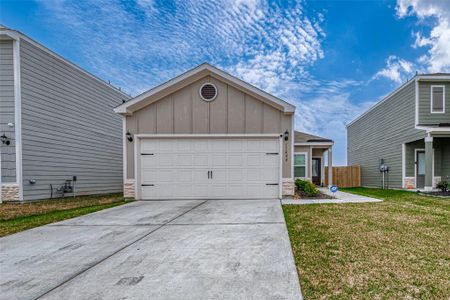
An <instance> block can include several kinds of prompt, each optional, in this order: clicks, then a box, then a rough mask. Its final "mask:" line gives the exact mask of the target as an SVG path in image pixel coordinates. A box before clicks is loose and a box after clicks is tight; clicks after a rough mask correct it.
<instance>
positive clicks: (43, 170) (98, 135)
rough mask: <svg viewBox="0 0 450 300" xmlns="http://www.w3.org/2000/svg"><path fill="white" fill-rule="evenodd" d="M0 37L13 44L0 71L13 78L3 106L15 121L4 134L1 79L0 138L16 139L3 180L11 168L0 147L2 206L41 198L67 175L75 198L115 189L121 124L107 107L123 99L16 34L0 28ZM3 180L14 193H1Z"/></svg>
mask: <svg viewBox="0 0 450 300" xmlns="http://www.w3.org/2000/svg"><path fill="white" fill-rule="evenodd" d="M0 36H1V37H2V42H3V43H5V44H8V45H9V44H11V45H14V47H15V49H16V50H15V51H13V53H12V54H13V56H14V61H15V63H16V64H17V65H16V67H13V68H12V69H11V67H9V65H7V68H4V65H3V64H2V65H1V68H2V69H1V72H2V73H1V74H3V73H5V72H8V71H9V72H11V71H13V72H14V75H13V77H14V76H15V77H16V79H15V80H14V82H13V85H14V86H15V88H16V90H15V92H14V93H13V94H12V105H11V104H9V105H6V104H5V106H7V107H8V108H9V109H10V110H11V109H12V110H13V111H12V112H11V113H12V114H13V115H15V118H16V121H12V123H14V126H13V127H12V129H11V130H10V132H7V131H6V130H7V129H8V128H4V126H3V123H4V121H3V105H4V104H3V102H4V98H3V94H5V95H8V96H9V97H10V98H11V93H10V92H8V91H10V87H8V89H3V77H2V91H1V95H2V128H1V129H2V132H1V134H3V133H5V134H6V135H7V136H10V137H11V138H12V139H13V138H14V136H18V135H20V141H18V146H19V147H17V149H15V150H16V151H17V154H16V155H12V156H15V157H16V158H18V159H19V163H18V164H17V167H16V165H14V170H13V171H10V172H12V173H11V174H13V175H12V176H10V177H6V176H5V177H4V176H3V172H4V169H8V168H10V167H9V166H10V165H11V164H10V163H7V164H4V161H3V150H4V148H5V147H4V146H3V145H2V198H3V201H5V200H35V199H43V198H49V197H50V195H51V190H50V185H53V186H54V187H59V186H61V185H62V184H64V182H65V181H66V180H71V179H72V178H73V176H77V182H76V184H75V191H76V193H77V194H80V195H81V194H100V193H112V192H121V191H122V185H123V177H122V169H123V168H122V121H121V118H120V117H119V116H117V115H116V114H115V113H114V112H113V108H114V107H116V106H117V105H119V104H120V103H122V100H127V99H129V98H130V96H128V95H126V94H125V93H123V92H121V91H120V90H118V89H116V88H114V87H113V86H111V85H110V84H108V83H106V82H104V81H102V80H100V79H98V78H96V77H94V76H93V75H91V74H89V73H87V72H86V71H84V70H82V69H81V68H79V67H77V66H75V65H73V64H72V63H70V62H68V61H66V60H65V59H63V58H61V57H60V56H58V55H57V54H55V53H53V52H51V51H50V50H48V49H47V48H45V47H43V46H42V45H40V44H38V43H36V42H35V41H33V40H31V39H30V38H28V37H27V36H25V35H23V34H21V33H19V32H17V31H14V30H9V29H6V28H2V29H0ZM8 53H9V52H8ZM3 56H4V55H3V51H2V54H1V56H0V57H2V58H3ZM5 65H6V64H5ZM10 98H8V99H9V101H11V99H10ZM9 103H10V102H9ZM14 107H15V111H14ZM11 113H10V114H11ZM10 118H11V117H10ZM17 122H18V123H17ZM4 130H5V131H4ZM11 131H12V132H11ZM13 133H14V134H13ZM13 144H14V143H13ZM6 148H8V150H7V151H10V152H12V151H14V148H13V147H10V146H8V147H6ZM4 179H6V180H5V181H4ZM8 181H9V182H11V183H16V188H15V190H14V192H15V191H17V193H16V194H13V192H12V191H11V188H10V187H6V188H5V185H6V184H7V182H8ZM13 196H14V197H13Z"/></svg>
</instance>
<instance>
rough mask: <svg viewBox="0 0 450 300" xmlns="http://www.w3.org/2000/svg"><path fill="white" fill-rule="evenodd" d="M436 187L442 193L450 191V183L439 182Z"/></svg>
mask: <svg viewBox="0 0 450 300" xmlns="http://www.w3.org/2000/svg"><path fill="white" fill-rule="evenodd" d="M436 187H437V188H438V189H440V190H441V191H442V192H447V191H450V183H449V182H447V181H441V182H439V183H438V184H437V185H436Z"/></svg>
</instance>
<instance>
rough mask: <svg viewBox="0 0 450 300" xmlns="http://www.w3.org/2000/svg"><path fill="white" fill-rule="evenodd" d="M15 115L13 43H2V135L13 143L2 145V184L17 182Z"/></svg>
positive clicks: (0, 51)
mask: <svg viewBox="0 0 450 300" xmlns="http://www.w3.org/2000/svg"><path fill="white" fill-rule="evenodd" d="M14 118H15V115H14V57H13V41H12V40H4V41H0V135H3V134H5V135H6V136H7V137H8V138H9V139H10V141H11V144H10V145H9V146H7V145H4V144H3V143H0V153H1V157H0V162H1V173H0V174H1V181H0V182H1V183H12V182H16V145H15V142H16V139H15V127H14V126H13V127H9V126H8V123H12V124H14V123H15V119H14Z"/></svg>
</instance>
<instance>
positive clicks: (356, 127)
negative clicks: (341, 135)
mask: <svg viewBox="0 0 450 300" xmlns="http://www.w3.org/2000/svg"><path fill="white" fill-rule="evenodd" d="M414 127H415V84H414V81H411V82H410V83H408V84H406V85H405V86H404V87H402V88H401V89H400V90H399V91H398V92H396V93H394V94H393V95H391V96H390V98H389V99H386V100H385V101H383V102H380V103H379V104H378V105H377V106H376V107H374V108H373V109H372V110H371V111H369V112H367V113H366V114H365V115H363V116H362V117H360V118H359V119H358V120H356V121H355V122H354V123H352V124H350V125H349V126H348V127H347V162H348V164H349V165H360V166H361V183H362V185H363V186H372V187H378V186H380V185H381V175H380V172H379V162H380V159H381V158H383V159H384V161H385V164H387V165H388V166H389V186H390V187H393V188H401V187H402V185H403V184H402V147H403V144H404V143H408V142H411V141H415V140H418V139H422V138H424V137H425V131H422V130H417V129H415V128H414Z"/></svg>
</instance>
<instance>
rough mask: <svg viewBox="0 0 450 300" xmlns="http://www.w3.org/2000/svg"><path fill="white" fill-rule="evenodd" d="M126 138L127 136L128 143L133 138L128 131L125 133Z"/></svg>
mask: <svg viewBox="0 0 450 300" xmlns="http://www.w3.org/2000/svg"><path fill="white" fill-rule="evenodd" d="M126 136H127V140H128V141H129V142H130V143H131V142H133V136H132V135H131V133H130V132H129V131H127V134H126Z"/></svg>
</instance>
